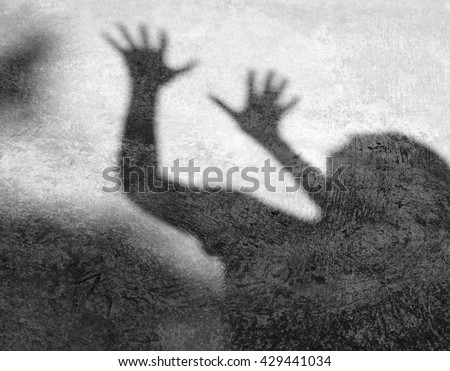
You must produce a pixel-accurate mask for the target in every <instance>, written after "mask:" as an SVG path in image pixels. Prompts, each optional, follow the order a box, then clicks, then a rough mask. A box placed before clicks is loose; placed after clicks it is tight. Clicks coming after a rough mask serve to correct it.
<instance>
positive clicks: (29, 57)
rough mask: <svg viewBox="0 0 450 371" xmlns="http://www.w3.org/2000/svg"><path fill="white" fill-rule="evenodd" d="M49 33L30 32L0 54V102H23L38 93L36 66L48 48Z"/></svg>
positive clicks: (43, 57) (30, 99) (38, 71)
mask: <svg viewBox="0 0 450 371" xmlns="http://www.w3.org/2000/svg"><path fill="white" fill-rule="evenodd" d="M51 45H52V40H51V38H50V36H49V35H44V34H41V35H30V36H28V37H25V38H23V39H22V40H20V41H18V42H17V44H16V45H14V46H12V47H9V48H8V49H7V50H6V51H3V52H2V53H1V56H0V105H1V106H7V105H10V104H13V105H27V104H29V103H31V102H32V100H33V97H34V96H35V95H36V94H37V93H38V90H39V81H38V75H39V73H40V68H39V67H40V65H41V64H42V63H43V62H44V61H45V58H46V57H47V56H48V52H49V50H50V48H51Z"/></svg>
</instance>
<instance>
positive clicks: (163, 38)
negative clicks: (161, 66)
mask: <svg viewBox="0 0 450 371" xmlns="http://www.w3.org/2000/svg"><path fill="white" fill-rule="evenodd" d="M168 43H169V37H168V36H167V33H166V31H160V33H159V51H160V52H161V54H163V55H164V53H165V52H166V51H167V44H168Z"/></svg>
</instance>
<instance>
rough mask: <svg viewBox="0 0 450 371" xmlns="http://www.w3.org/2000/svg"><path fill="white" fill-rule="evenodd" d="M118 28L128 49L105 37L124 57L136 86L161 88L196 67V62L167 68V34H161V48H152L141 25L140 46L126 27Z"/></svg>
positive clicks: (146, 32) (145, 30)
mask: <svg viewBox="0 0 450 371" xmlns="http://www.w3.org/2000/svg"><path fill="white" fill-rule="evenodd" d="M118 27H119V30H120V31H121V33H122V35H123V37H124V39H125V40H126V41H127V44H128V45H127V46H126V47H123V46H121V45H120V44H119V43H118V42H117V41H116V40H115V39H113V38H112V37H111V36H109V35H107V34H104V35H103V37H104V38H105V39H106V41H108V42H109V43H110V44H111V45H112V46H113V47H114V48H115V49H116V50H118V51H119V52H120V53H121V54H122V56H123V57H124V59H125V61H126V63H127V66H128V69H129V71H130V75H131V78H132V80H133V83H134V84H139V85H144V86H145V87H152V88H159V87H160V86H162V85H164V84H167V83H168V82H169V81H171V80H173V79H174V78H175V77H177V76H179V75H181V74H183V73H186V72H188V71H190V70H191V69H192V68H193V67H194V66H195V65H196V63H195V62H191V63H188V64H186V65H185V66H183V67H181V68H171V67H169V66H167V64H166V61H165V55H166V52H167V44H168V38H167V35H166V33H165V32H161V33H160V35H159V46H151V45H150V41H149V35H148V31H147V28H146V27H145V26H144V25H141V26H140V27H139V32H140V34H141V39H142V45H138V44H137V43H136V42H135V41H134V40H133V38H132V37H131V35H130V33H129V31H128V30H127V28H126V27H125V26H123V25H121V24H119V26H118Z"/></svg>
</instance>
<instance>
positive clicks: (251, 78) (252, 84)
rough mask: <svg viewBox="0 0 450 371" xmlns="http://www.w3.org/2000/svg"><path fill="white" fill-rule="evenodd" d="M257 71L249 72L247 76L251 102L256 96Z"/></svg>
mask: <svg viewBox="0 0 450 371" xmlns="http://www.w3.org/2000/svg"><path fill="white" fill-rule="evenodd" d="M255 75H256V73H255V70H250V71H248V74H247V99H248V101H249V102H251V101H252V100H253V98H254V96H255Z"/></svg>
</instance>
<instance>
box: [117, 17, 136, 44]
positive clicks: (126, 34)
mask: <svg viewBox="0 0 450 371" xmlns="http://www.w3.org/2000/svg"><path fill="white" fill-rule="evenodd" d="M117 27H119V30H120V32H122V35H123V37H124V38H125V40H127V42H128V44H130V46H131V47H132V48H133V49H136V45H135V44H134V41H133V38H132V37H131V35H130V32H129V31H128V29H127V28H126V27H125V26H124V25H123V24H122V23H119V24H118V25H117Z"/></svg>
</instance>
